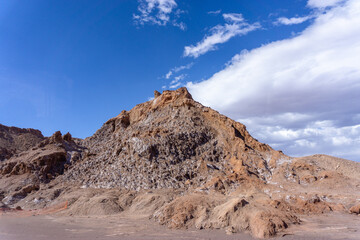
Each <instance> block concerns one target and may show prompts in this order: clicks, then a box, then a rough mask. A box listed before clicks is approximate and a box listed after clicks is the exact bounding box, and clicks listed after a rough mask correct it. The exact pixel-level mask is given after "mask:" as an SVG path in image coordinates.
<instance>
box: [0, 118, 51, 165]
mask: <svg viewBox="0 0 360 240" xmlns="http://www.w3.org/2000/svg"><path fill="white" fill-rule="evenodd" d="M43 139H44V136H43V135H42V134H41V132H40V131H39V130H35V129H31V128H17V127H7V126H4V125H2V124H0V161H4V160H6V159H9V158H11V157H12V156H13V155H15V154H17V153H20V152H22V151H25V150H28V149H29V148H31V147H34V146H35V145H36V144H38V143H39V142H41V141H42V140H43Z"/></svg>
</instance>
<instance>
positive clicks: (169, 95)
mask: <svg viewBox="0 0 360 240" xmlns="http://www.w3.org/2000/svg"><path fill="white" fill-rule="evenodd" d="M84 145H85V146H86V147H87V149H88V153H87V157H85V158H84V159H83V161H82V162H81V163H79V164H78V165H77V166H76V167H74V168H72V169H71V170H70V171H69V172H67V173H66V175H65V178H66V179H69V180H73V181H80V182H81V183H82V184H85V185H87V186H92V187H125V188H129V189H135V190H139V189H143V188H144V189H154V188H182V187H185V188H186V187H189V186H193V187H194V186H203V185H204V184H205V183H206V182H208V181H209V180H210V178H211V177H212V176H214V175H219V176H221V178H227V179H231V180H228V184H230V182H231V181H233V182H236V181H237V180H239V179H244V178H249V177H251V175H252V176H253V177H255V178H258V179H260V180H265V179H266V177H267V176H269V175H270V174H271V173H270V171H269V169H268V166H267V164H268V161H270V160H271V159H278V158H287V156H285V155H283V154H282V153H281V152H277V151H274V150H273V149H272V148H271V147H269V146H268V145H266V144H262V143H260V142H258V141H257V140H255V139H254V138H252V137H251V136H250V134H249V133H248V132H247V131H246V128H245V126H244V125H242V124H240V123H238V122H235V121H233V120H231V119H229V118H227V117H225V116H223V115H221V114H219V113H218V112H216V111H214V110H212V109H210V108H207V107H204V106H202V105H201V104H200V103H198V102H196V101H194V100H193V99H192V97H191V94H190V93H189V92H188V91H187V89H186V88H180V89H178V90H176V91H164V92H163V93H162V94H160V93H158V92H155V98H154V99H153V100H151V101H149V102H145V103H143V104H139V105H137V106H135V107H134V108H133V109H132V110H131V111H128V112H127V111H123V112H121V113H120V114H119V115H118V116H117V117H115V118H112V119H110V120H109V121H107V122H106V123H105V124H104V125H103V126H102V127H101V129H99V130H98V131H97V132H96V133H95V134H94V135H93V136H92V137H89V138H87V139H85V141H84ZM220 181H221V180H220ZM221 184H223V183H221Z"/></svg>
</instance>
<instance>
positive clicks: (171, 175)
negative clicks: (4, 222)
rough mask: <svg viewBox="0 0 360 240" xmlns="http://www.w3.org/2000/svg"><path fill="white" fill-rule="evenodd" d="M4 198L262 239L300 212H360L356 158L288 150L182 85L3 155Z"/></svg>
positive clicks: (0, 187)
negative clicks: (89, 131) (90, 129)
mask: <svg viewBox="0 0 360 240" xmlns="http://www.w3.org/2000/svg"><path fill="white" fill-rule="evenodd" d="M4 146H5V145H4ZM0 200H1V201H2V203H3V204H4V205H6V206H7V207H16V206H21V207H22V208H24V209H35V208H36V209H39V208H48V207H51V206H55V205H57V204H65V206H66V209H65V210H62V211H60V212H57V213H56V214H57V215H62V216H72V215H76V216H84V215H85V216H91V215H92V216H94V215H95V216H99V215H112V214H120V215H121V216H134V215H136V216H142V217H145V218H150V219H152V220H153V221H156V222H158V223H160V224H162V225H166V226H168V227H169V228H176V229H186V228H197V229H224V230H225V231H226V232H227V233H228V234H232V233H236V232H248V233H251V234H252V235H253V236H254V237H258V238H266V237H271V236H274V235H276V234H277V233H279V232H282V231H284V230H285V229H287V228H288V227H289V226H292V225H297V224H301V222H302V220H301V216H303V215H308V214H312V215H313V214H323V213H331V212H342V213H347V214H350V213H351V214H359V211H358V209H359V207H358V204H359V203H360V164H359V163H356V162H352V161H348V160H344V159H339V158H334V157H330V156H326V155H314V156H308V157H302V158H292V157H289V156H286V155H285V154H283V153H282V152H281V151H276V150H274V149H272V148H271V147H270V146H268V145H266V144H263V143H260V142H259V141H257V140H256V139H254V138H253V137H251V135H250V134H249V133H248V131H247V130H246V127H245V126H244V125H243V124H241V123H238V122H235V121H233V120H231V119H229V118H227V117H226V116H224V115H221V114H219V113H218V112H216V111H214V110H212V109H210V108H208V107H204V106H202V105H201V104H200V103H198V102H196V101H194V100H193V99H192V97H191V95H190V93H189V92H188V91H187V89H186V88H180V89H178V90H176V91H164V92H163V93H162V94H160V93H158V92H155V98H154V99H153V100H151V101H148V102H145V103H142V104H139V105H137V106H135V107H134V108H133V109H132V110H130V111H122V112H121V113H120V114H119V115H118V116H116V117H114V118H112V119H110V120H108V121H107V122H106V123H105V124H104V125H103V126H102V127H101V128H100V129H99V130H98V131H97V132H96V133H95V134H94V135H93V136H91V137H89V138H86V139H84V140H77V139H75V140H74V139H72V138H71V135H70V134H66V135H64V136H61V133H60V132H57V133H55V134H54V135H53V136H52V137H50V138H47V139H45V140H43V141H42V142H40V143H38V145H37V146H36V147H33V148H30V149H28V150H25V151H22V152H21V153H19V154H18V155H16V156H13V157H11V158H10V159H8V160H7V161H5V162H3V163H1V165H0ZM4 207H5V206H4Z"/></svg>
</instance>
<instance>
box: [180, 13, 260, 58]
mask: <svg viewBox="0 0 360 240" xmlns="http://www.w3.org/2000/svg"><path fill="white" fill-rule="evenodd" d="M223 18H224V19H225V21H226V22H227V23H225V24H224V25H217V26H215V27H213V28H211V30H210V33H211V34H210V35H208V36H205V37H204V38H203V39H202V40H201V41H200V42H198V43H197V44H195V46H194V45H191V46H185V49H184V56H186V57H194V58H197V57H199V56H200V55H203V54H205V53H207V52H208V51H212V50H214V49H216V45H218V44H221V43H225V42H227V41H229V40H230V39H231V38H233V37H235V36H241V35H246V34H247V33H249V32H251V31H254V30H256V29H258V28H260V27H261V26H260V24H259V23H253V24H249V23H247V22H246V21H245V20H244V18H243V16H242V15H241V14H239V13H226V14H223Z"/></svg>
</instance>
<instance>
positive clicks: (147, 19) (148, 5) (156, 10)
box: [133, 0, 186, 30]
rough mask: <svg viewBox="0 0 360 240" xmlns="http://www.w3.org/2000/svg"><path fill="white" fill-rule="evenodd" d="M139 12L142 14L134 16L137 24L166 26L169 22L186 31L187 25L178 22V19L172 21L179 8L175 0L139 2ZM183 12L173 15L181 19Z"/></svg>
mask: <svg viewBox="0 0 360 240" xmlns="http://www.w3.org/2000/svg"><path fill="white" fill-rule="evenodd" d="M138 1H139V7H138V11H139V12H140V14H133V18H134V20H135V23H137V24H140V25H144V24H145V23H151V24H156V25H160V26H165V25H167V24H168V23H169V22H170V23H171V24H172V25H173V26H176V27H179V28H180V29H182V30H185V28H186V25H185V23H183V22H177V21H176V19H173V20H171V19H170V15H171V13H172V12H173V10H174V9H175V8H176V7H177V3H176V2H175V0H138ZM181 13H183V11H181V10H179V9H178V10H176V11H175V13H174V14H173V15H174V17H175V18H179V16H180V14H181Z"/></svg>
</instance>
